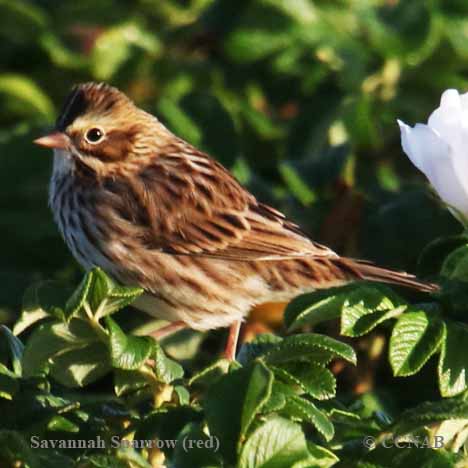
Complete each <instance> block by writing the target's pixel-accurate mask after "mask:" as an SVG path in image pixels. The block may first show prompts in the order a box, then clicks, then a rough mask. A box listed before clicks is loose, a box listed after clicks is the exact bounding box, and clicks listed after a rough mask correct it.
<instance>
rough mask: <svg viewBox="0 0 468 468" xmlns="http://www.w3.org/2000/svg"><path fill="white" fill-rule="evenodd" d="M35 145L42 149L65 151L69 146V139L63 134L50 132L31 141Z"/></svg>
mask: <svg viewBox="0 0 468 468" xmlns="http://www.w3.org/2000/svg"><path fill="white" fill-rule="evenodd" d="M33 143H35V144H36V145H39V146H43V147H44V148H53V149H62V150H63V149H67V148H68V147H69V146H70V139H69V138H68V136H67V135H65V133H62V132H52V133H49V134H48V135H45V136H43V137H40V138H37V139H36V140H34V141H33Z"/></svg>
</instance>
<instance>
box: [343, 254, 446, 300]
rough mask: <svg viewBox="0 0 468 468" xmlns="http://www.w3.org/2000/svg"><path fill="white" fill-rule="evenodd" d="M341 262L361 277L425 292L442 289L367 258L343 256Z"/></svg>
mask: <svg viewBox="0 0 468 468" xmlns="http://www.w3.org/2000/svg"><path fill="white" fill-rule="evenodd" d="M339 262H340V263H341V265H342V266H343V267H345V268H346V269H348V270H350V271H351V272H352V273H354V275H355V276H357V277H358V278H359V279H363V280H369V281H380V282H382V283H390V284H396V285H399V286H405V287H408V288H413V289H417V290H418V291H424V292H436V291H438V290H439V289H440V288H439V286H438V285H437V284H433V283H427V282H425V281H421V280H419V279H418V278H416V276H414V275H411V274H409V273H405V272H404V271H395V270H389V269H388V268H381V267H378V266H376V265H373V264H372V263H370V262H367V261H365V260H355V259H352V258H342V257H341V258H340V259H339Z"/></svg>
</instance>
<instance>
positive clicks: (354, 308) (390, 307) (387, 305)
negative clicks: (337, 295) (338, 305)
mask: <svg viewBox="0 0 468 468" xmlns="http://www.w3.org/2000/svg"><path fill="white" fill-rule="evenodd" d="M406 307H407V306H406V305H398V303H395V301H392V300H391V299H390V298H389V297H387V296H386V295H384V294H383V293H382V291H381V290H379V289H377V288H373V287H370V286H363V287H361V288H359V289H356V290H355V291H352V292H351V293H349V294H348V297H347V298H346V300H345V301H344V303H343V311H342V314H341V334H342V335H345V336H352V337H356V336H361V335H364V334H366V333H368V332H369V331H371V330H372V329H373V328H375V327H376V326H377V325H378V324H379V323H382V322H384V321H385V320H388V319H390V318H393V317H397V316H398V315H400V314H401V313H402V312H404V310H405V309H406Z"/></svg>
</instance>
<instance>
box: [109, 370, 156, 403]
mask: <svg viewBox="0 0 468 468" xmlns="http://www.w3.org/2000/svg"><path fill="white" fill-rule="evenodd" d="M148 384H149V377H148V375H147V374H146V372H140V371H139V370H123V369H115V370H114V391H115V394H116V395H117V396H118V397H120V396H123V395H127V394H128V393H131V392H135V391H137V390H140V389H142V388H144V387H146V386H148Z"/></svg>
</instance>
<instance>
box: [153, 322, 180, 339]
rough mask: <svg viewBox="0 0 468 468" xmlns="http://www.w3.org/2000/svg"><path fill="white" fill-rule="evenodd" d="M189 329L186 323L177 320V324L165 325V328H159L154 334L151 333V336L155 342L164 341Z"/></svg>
mask: <svg viewBox="0 0 468 468" xmlns="http://www.w3.org/2000/svg"><path fill="white" fill-rule="evenodd" d="M184 328H187V325H186V324H185V322H182V321H181V320H177V321H176V322H171V323H169V324H168V325H164V327H161V328H158V329H157V330H155V331H154V332H151V333H150V334H149V336H152V337H153V338H154V339H155V340H162V339H163V338H165V337H166V336H169V335H172V334H173V333H175V332H178V331H179V330H183V329H184Z"/></svg>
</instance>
